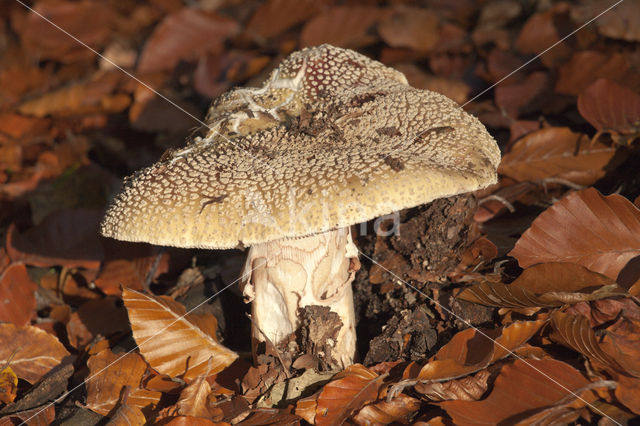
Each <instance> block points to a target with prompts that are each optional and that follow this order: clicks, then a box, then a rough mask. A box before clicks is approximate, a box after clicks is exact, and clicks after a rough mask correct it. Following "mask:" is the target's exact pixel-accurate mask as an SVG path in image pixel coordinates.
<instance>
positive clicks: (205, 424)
mask: <svg viewBox="0 0 640 426" xmlns="http://www.w3.org/2000/svg"><path fill="white" fill-rule="evenodd" d="M162 425H163V426H231V424H230V423H226V422H222V423H218V422H215V423H214V422H213V421H211V420H209V419H205V418H202V417H190V416H176V417H167V418H166V419H163V422H162Z"/></svg>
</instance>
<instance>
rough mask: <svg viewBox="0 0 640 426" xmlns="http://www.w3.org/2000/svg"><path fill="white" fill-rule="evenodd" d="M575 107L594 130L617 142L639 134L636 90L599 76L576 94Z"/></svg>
mask: <svg viewBox="0 0 640 426" xmlns="http://www.w3.org/2000/svg"><path fill="white" fill-rule="evenodd" d="M578 111H580V115H582V116H583V117H584V119H585V120H587V121H588V122H589V123H590V124H591V125H592V126H593V127H595V128H596V129H597V130H598V132H601V133H604V132H606V133H610V134H611V136H612V137H613V139H614V140H615V141H617V142H618V143H621V144H627V143H630V142H632V141H633V140H634V139H635V138H637V137H638V136H640V94H638V93H636V92H634V91H632V90H630V89H627V88H626V87H623V86H620V85H619V84H617V83H614V82H612V81H609V80H605V79H599V80H597V81H596V82H595V83H593V84H592V85H591V86H589V87H588V88H587V89H586V90H585V91H584V92H583V93H581V94H580V96H579V97H578Z"/></svg>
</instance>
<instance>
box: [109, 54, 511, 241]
mask: <svg viewBox="0 0 640 426" xmlns="http://www.w3.org/2000/svg"><path fill="white" fill-rule="evenodd" d="M207 123H208V124H209V125H210V128H211V130H210V131H209V132H208V134H207V136H206V137H204V138H196V139H195V140H194V141H192V142H191V143H190V144H189V145H187V146H186V147H185V148H184V149H182V150H178V151H172V152H169V153H167V154H165V155H164V156H163V158H162V159H161V161H160V162H158V163H156V164H154V165H153V166H151V167H149V168H146V169H144V170H142V171H139V172H137V173H136V174H135V175H134V176H132V177H130V178H128V179H127V180H126V181H125V185H124V189H123V191H122V192H121V193H120V194H119V195H118V196H117V197H116V199H115V200H114V201H113V203H112V205H111V207H110V208H109V210H108V212H107V214H106V216H105V219H104V221H103V223H102V227H101V231H102V234H103V235H105V236H108V237H113V238H116V239H120V240H127V241H146V242H150V243H153V244H159V245H168V246H178V247H201V248H229V247H236V246H241V245H244V246H250V245H252V244H256V243H261V242H267V241H272V240H276V239H280V238H288V237H299V236H304V235H310V234H313V233H318V232H323V231H326V230H329V229H334V228H337V227H343V226H349V225H352V224H355V223H359V222H363V221H366V220H369V219H372V218H374V217H377V216H380V215H384V214H388V213H391V212H393V211H396V210H400V209H404V208H408V207H413V206H416V205H420V204H424V203H427V202H429V201H432V200H434V199H436V198H441V197H447V196H451V195H455V194H459V193H463V192H468V191H473V190H476V189H479V188H482V187H485V186H487V185H489V184H492V183H494V182H495V181H496V168H497V166H498V163H499V161H500V152H499V149H498V147H497V145H496V143H495V141H494V140H493V138H492V137H491V136H490V135H489V134H488V133H487V131H486V129H485V128H484V126H483V125H482V124H481V123H480V122H479V121H478V120H477V119H476V118H475V117H473V116H471V115H469V114H467V113H466V112H464V111H463V110H462V109H461V108H460V107H459V106H458V105H457V104H455V103H454V102H453V101H451V100H450V99H448V98H446V97H445V96H442V95H440V94H438V93H434V92H430V91H426V90H418V89H415V88H412V87H410V86H409V85H408V84H407V81H406V79H405V77H404V76H403V75H402V74H401V73H400V72H398V71H395V70H393V69H391V68H388V67H386V66H384V65H382V64H381V63H379V62H376V61H373V60H371V59H369V58H367V57H365V56H363V55H361V54H358V53H356V52H354V51H351V50H345V49H340V48H337V47H333V46H329V45H323V46H319V47H315V48H307V49H304V50H301V51H298V52H295V53H293V54H291V55H290V56H289V57H288V58H286V59H285V60H284V61H283V62H282V63H281V65H280V66H279V67H278V69H276V70H275V71H274V72H273V73H272V74H271V77H270V79H269V80H268V81H267V82H265V84H264V85H263V87H262V88H259V89H256V88H242V89H236V90H232V91H230V92H227V93H226V94H224V95H222V96H221V97H220V98H219V99H218V100H216V101H215V102H214V104H213V105H212V107H211V109H210V111H209V114H208V116H207Z"/></svg>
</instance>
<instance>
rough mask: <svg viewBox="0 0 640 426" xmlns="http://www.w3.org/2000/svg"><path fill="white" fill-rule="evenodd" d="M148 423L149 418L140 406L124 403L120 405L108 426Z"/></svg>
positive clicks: (135, 425)
mask: <svg viewBox="0 0 640 426" xmlns="http://www.w3.org/2000/svg"><path fill="white" fill-rule="evenodd" d="M145 424H147V419H146V418H145V417H144V414H142V411H141V410H140V408H138V407H136V406H133V405H129V404H128V403H124V404H122V405H120V406H119V407H118V408H117V409H116V412H115V413H114V414H113V415H112V416H111V419H110V420H109V422H108V423H107V424H106V426H142V425H145Z"/></svg>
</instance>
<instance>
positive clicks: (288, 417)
mask: <svg viewBox="0 0 640 426" xmlns="http://www.w3.org/2000/svg"><path fill="white" fill-rule="evenodd" d="M290 407H291V406H289V408H258V409H255V410H253V411H252V412H251V414H250V415H249V416H248V417H247V418H246V419H245V420H243V421H242V422H241V423H240V424H241V425H242V426H264V425H283V426H288V425H299V424H300V420H302V419H301V418H300V417H298V416H296V415H295V414H292V413H291V408H290Z"/></svg>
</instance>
